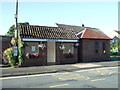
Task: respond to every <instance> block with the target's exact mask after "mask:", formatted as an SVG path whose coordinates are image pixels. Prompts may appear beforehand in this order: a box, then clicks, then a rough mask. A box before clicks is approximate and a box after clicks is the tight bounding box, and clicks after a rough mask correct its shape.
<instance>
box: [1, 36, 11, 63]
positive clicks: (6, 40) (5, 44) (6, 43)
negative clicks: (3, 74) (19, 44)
mask: <svg viewBox="0 0 120 90" xmlns="http://www.w3.org/2000/svg"><path fill="white" fill-rule="evenodd" d="M11 39H12V37H8V36H0V64H1V63H4V61H3V60H2V53H3V51H4V50H5V49H7V48H9V47H11Z"/></svg>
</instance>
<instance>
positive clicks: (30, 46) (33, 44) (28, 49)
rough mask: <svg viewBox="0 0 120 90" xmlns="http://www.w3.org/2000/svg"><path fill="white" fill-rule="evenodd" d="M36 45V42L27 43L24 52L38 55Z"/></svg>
mask: <svg viewBox="0 0 120 90" xmlns="http://www.w3.org/2000/svg"><path fill="white" fill-rule="evenodd" d="M38 45H39V43H36V42H27V43H26V48H25V52H26V53H39V48H38Z"/></svg>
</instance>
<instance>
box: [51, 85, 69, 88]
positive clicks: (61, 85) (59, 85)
mask: <svg viewBox="0 0 120 90" xmlns="http://www.w3.org/2000/svg"><path fill="white" fill-rule="evenodd" d="M67 85H70V84H61V85H54V86H49V87H50V88H53V87H61V86H67Z"/></svg>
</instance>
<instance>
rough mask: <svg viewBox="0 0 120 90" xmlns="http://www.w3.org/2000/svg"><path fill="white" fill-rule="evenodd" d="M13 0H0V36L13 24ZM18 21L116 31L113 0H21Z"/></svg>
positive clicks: (31, 23) (115, 12)
mask: <svg viewBox="0 0 120 90" xmlns="http://www.w3.org/2000/svg"><path fill="white" fill-rule="evenodd" d="M14 14H15V0H14V1H6V2H5V1H1V2H0V20H1V22H0V35H5V34H6V33H7V31H8V30H9V28H10V27H11V26H12V25H13V24H14V23H15V22H14V21H15V20H14ZM18 22H29V24H30V25H40V26H56V24H55V23H60V24H68V25H76V26H81V25H82V24H84V25H85V26H86V27H94V28H99V29H100V30H102V31H103V32H104V33H106V34H108V33H109V32H111V31H113V30H118V2H117V1H110V2H109V1H106V2H104V1H102V2H100V1H97V2H96V1H91V2H90V1H85V2H83V1H81V2H76V1H72V2H69V1H67V2H64V1H62V2H55V1H52V2H47V1H46V2H40V1H30V2H28V1H26V2H25V1H23V2H22V1H21V2H19V7H18Z"/></svg>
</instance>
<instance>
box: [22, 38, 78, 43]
mask: <svg viewBox="0 0 120 90" xmlns="http://www.w3.org/2000/svg"><path fill="white" fill-rule="evenodd" d="M22 40H23V41H33V42H34V41H54V42H78V40H70V39H31V38H23V39H22Z"/></svg>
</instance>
